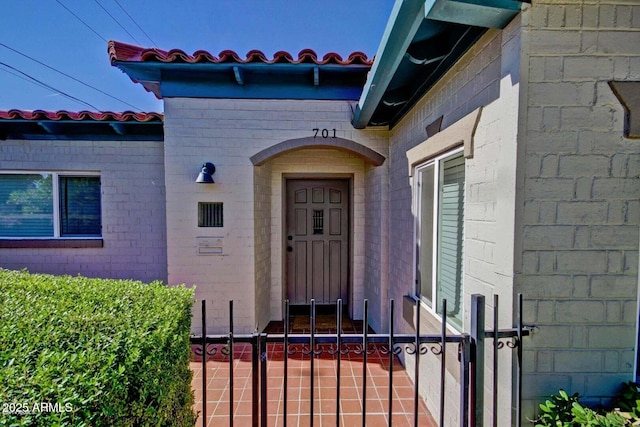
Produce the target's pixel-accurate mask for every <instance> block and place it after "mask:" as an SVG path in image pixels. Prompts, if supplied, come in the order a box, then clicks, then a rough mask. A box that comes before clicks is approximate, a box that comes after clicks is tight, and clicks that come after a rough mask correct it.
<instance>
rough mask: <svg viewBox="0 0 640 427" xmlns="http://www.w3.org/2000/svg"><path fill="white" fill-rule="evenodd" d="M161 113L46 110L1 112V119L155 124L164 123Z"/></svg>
mask: <svg viewBox="0 0 640 427" xmlns="http://www.w3.org/2000/svg"><path fill="white" fill-rule="evenodd" d="M163 117H164V116H163V115H162V114H160V113H135V112H133V111H125V112H122V113H115V112H112V111H99V112H98V111H79V112H72V111H65V110H62V111H44V110H34V111H25V110H8V111H0V119H3V120H16V119H17V120H20V119H22V120H73V121H116V122H155V121H160V122H161V121H162V120H163Z"/></svg>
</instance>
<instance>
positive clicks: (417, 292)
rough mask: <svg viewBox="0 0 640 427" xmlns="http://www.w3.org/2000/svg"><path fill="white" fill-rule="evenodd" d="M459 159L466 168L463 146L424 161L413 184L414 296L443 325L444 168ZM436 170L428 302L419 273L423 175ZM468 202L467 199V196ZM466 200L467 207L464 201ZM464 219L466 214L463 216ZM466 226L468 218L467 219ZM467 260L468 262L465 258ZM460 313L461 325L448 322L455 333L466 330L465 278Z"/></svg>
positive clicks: (417, 165)
mask: <svg viewBox="0 0 640 427" xmlns="http://www.w3.org/2000/svg"><path fill="white" fill-rule="evenodd" d="M458 156H461V157H462V158H463V159H464V162H465V164H466V158H465V157H466V156H465V155H464V147H462V146H459V147H457V148H454V149H451V150H448V151H445V152H442V153H440V154H438V155H435V156H433V157H431V158H429V159H426V160H424V161H423V162H421V163H419V164H416V165H415V166H414V167H413V171H412V172H413V173H412V180H413V183H412V184H413V189H412V205H413V206H412V211H413V214H414V215H413V217H414V233H413V275H414V280H413V295H414V297H415V299H416V300H417V301H419V302H420V305H421V306H424V307H425V308H426V309H427V310H428V312H429V313H431V314H432V315H433V316H434V317H435V318H436V319H438V320H439V321H440V322H441V321H442V315H441V314H440V313H438V305H439V304H438V303H437V298H438V281H437V277H438V276H437V274H438V241H439V233H438V231H439V230H438V229H439V215H438V211H439V207H440V200H439V196H440V189H441V185H442V178H443V176H442V172H443V171H442V164H443V163H444V162H445V161H446V160H449V159H454V158H456V157H458ZM432 166H433V177H434V179H433V192H432V200H433V206H431V209H432V210H433V212H432V220H433V224H432V231H431V238H432V241H431V245H430V247H429V249H428V250H430V251H431V278H430V281H431V300H429V299H427V298H425V297H424V296H423V295H422V289H421V287H422V284H421V283H420V282H419V277H418V272H419V263H420V259H419V257H420V253H419V249H418V248H419V247H420V250H422V244H421V238H422V213H423V210H422V209H423V203H422V189H421V184H422V174H421V172H422V171H424V170H425V169H427V168H429V167H432ZM465 186H466V177H465ZM465 199H466V196H465ZM465 199H463V203H464V200H465ZM463 215H464V214H463ZM462 221H463V223H464V216H463V220H462ZM462 239H463V241H464V229H463V237H462ZM463 259H464V258H463ZM460 287H461V289H460V293H461V298H460V304H461V306H460V307H461V308H460V313H461V314H462V318H461V319H460V324H458V323H457V322H455V323H454V322H452V321H451V320H450V319H451V318H449V317H448V318H447V320H448V321H447V327H449V328H450V329H452V330H455V331H460V330H462V329H463V327H464V305H465V304H464V298H463V297H462V295H464V274H463V275H462V277H461V279H460Z"/></svg>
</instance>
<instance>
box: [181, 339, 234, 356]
mask: <svg viewBox="0 0 640 427" xmlns="http://www.w3.org/2000/svg"><path fill="white" fill-rule="evenodd" d="M191 349H192V351H193V354H195V355H196V356H202V355H203V354H204V352H203V351H202V344H196V343H192V344H191ZM218 351H219V352H220V353H221V354H224V355H225V356H228V355H229V354H230V353H231V351H230V350H229V346H228V345H225V346H224V347H222V348H221V347H220V344H207V345H206V354H207V358H209V356H215V355H216V354H218Z"/></svg>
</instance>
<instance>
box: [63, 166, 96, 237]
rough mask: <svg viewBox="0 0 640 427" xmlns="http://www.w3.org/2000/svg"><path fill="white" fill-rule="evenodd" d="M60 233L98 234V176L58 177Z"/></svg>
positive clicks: (71, 234)
mask: <svg viewBox="0 0 640 427" xmlns="http://www.w3.org/2000/svg"><path fill="white" fill-rule="evenodd" d="M59 194H60V235H61V236H99V235H100V234H101V227H102V225H101V221H100V178H99V177H97V176H91V177H86V176H85V177H79V176H72V177H71V176H70V177H67V176H61V177H60V191H59Z"/></svg>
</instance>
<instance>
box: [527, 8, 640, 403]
mask: <svg viewBox="0 0 640 427" xmlns="http://www.w3.org/2000/svg"><path fill="white" fill-rule="evenodd" d="M526 19H527V23H526V26H525V35H524V37H525V41H524V42H523V58H522V62H523V78H524V79H526V81H525V82H524V85H523V87H525V88H526V90H525V91H524V92H523V101H524V102H523V105H522V109H523V114H522V118H521V121H520V122H521V125H520V134H521V135H522V144H521V150H520V152H519V154H518V156H519V170H520V173H519V176H518V180H519V187H518V193H519V195H520V200H519V202H518V210H519V215H518V218H519V220H518V222H517V226H516V229H517V234H518V235H521V236H522V238H521V239H520V240H519V242H518V243H517V245H518V246H517V250H516V266H517V270H518V277H517V282H516V283H517V286H518V290H519V291H521V292H523V293H524V295H525V296H526V302H525V307H527V313H526V318H525V320H526V321H527V322H530V323H534V324H536V325H538V327H539V332H537V333H536V334H535V335H534V336H533V337H532V338H531V339H528V340H527V342H526V344H525V355H526V358H525V369H526V371H527V372H526V375H525V384H526V387H525V390H526V398H527V399H528V401H527V406H528V412H529V413H532V412H533V411H534V410H535V409H536V408H537V403H538V401H539V400H541V399H542V398H543V397H544V396H548V395H549V394H551V393H555V392H557V390H558V389H559V388H564V389H566V390H568V391H571V392H578V393H580V394H581V395H582V396H584V398H585V400H586V401H587V402H591V403H601V402H603V401H606V399H607V397H609V396H611V395H612V393H613V392H614V391H615V389H616V388H617V387H618V386H619V385H620V383H621V382H622V381H629V380H633V379H634V374H633V372H634V365H635V356H634V349H635V347H636V338H637V337H636V326H637V325H636V323H637V309H638V308H637V292H638V243H639V237H638V225H639V223H640V204H639V202H638V200H639V199H640V178H639V176H640V162H639V160H638V159H639V158H640V144H638V141H637V140H629V139H625V138H623V122H624V117H623V108H622V106H621V105H620V103H619V102H618V101H617V99H616V98H615V96H614V95H613V93H612V92H611V89H610V88H609V86H608V82H609V81H611V80H621V81H638V80H640V31H639V28H640V26H639V24H640V4H638V2H632V1H577V0H576V1H574V0H563V1H556V0H553V1H551V0H546V1H545V0H542V1H536V2H533V5H532V6H531V8H530V13H529V14H527V15H526ZM525 85H526V86H525Z"/></svg>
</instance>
